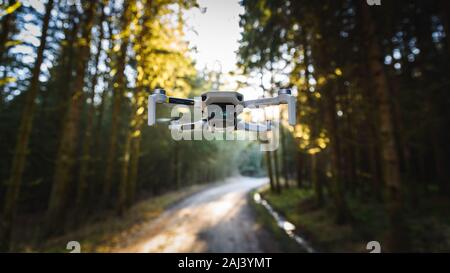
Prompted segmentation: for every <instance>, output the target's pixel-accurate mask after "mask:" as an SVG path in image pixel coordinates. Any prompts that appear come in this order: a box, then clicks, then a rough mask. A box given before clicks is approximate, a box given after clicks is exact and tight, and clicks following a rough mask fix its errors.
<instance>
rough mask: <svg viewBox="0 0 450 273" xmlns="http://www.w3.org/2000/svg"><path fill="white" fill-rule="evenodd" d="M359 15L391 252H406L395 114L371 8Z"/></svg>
mask: <svg viewBox="0 0 450 273" xmlns="http://www.w3.org/2000/svg"><path fill="white" fill-rule="evenodd" d="M359 8H360V12H361V18H362V23H363V27H364V30H365V31H364V33H365V37H364V38H365V39H364V40H365V41H366V48H367V53H368V56H367V58H368V68H369V71H370V76H371V79H372V83H373V87H374V90H375V93H376V94H377V97H378V106H379V111H378V114H379V117H378V118H379V122H380V123H379V133H380V144H381V145H380V146H381V158H382V169H383V178H384V182H385V184H386V187H387V191H388V192H387V193H388V212H389V218H390V223H391V234H390V238H389V246H388V247H389V248H390V250H392V251H398V250H404V249H405V248H404V247H405V244H406V238H405V235H406V234H405V229H404V222H403V219H402V194H401V176H400V166H399V159H398V154H397V144H396V143H395V132H394V126H393V113H392V108H391V103H390V99H389V98H390V94H389V86H388V79H387V75H386V72H385V70H384V65H383V61H382V60H383V52H382V50H381V47H380V44H379V40H378V37H377V36H376V33H377V32H376V25H375V23H374V21H373V19H372V17H371V16H372V15H371V13H370V10H369V7H368V5H366V3H363V2H360V6H359Z"/></svg>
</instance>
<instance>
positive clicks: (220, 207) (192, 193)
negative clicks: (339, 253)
mask: <svg viewBox="0 0 450 273" xmlns="http://www.w3.org/2000/svg"><path fill="white" fill-rule="evenodd" d="M267 183H268V180H267V179H266V178H249V177H242V176H238V177H232V178H228V179H226V180H224V181H220V182H217V183H214V184H209V185H204V186H194V187H191V188H188V189H184V190H181V191H176V192H172V193H168V194H165V195H162V196H159V197H155V198H151V199H148V200H143V201H141V202H139V203H137V204H136V205H135V206H133V207H132V208H131V209H130V211H129V212H127V213H126V214H125V215H124V216H123V217H118V216H111V217H109V218H107V219H105V220H103V221H99V222H97V223H94V224H87V225H86V226H85V227H82V228H80V229H79V230H76V231H74V232H71V233H69V234H66V235H64V236H61V237H58V238H55V239H52V240H51V241H49V242H48V243H47V244H46V245H45V246H44V247H42V248H40V249H33V248H31V247H29V248H25V249H24V250H23V251H29V252H33V251H39V252H69V250H66V244H67V242H69V241H78V242H79V243H80V245H81V252H281V251H283V250H282V248H280V246H279V245H278V243H277V240H275V239H274V238H273V237H272V235H271V233H270V232H268V231H267V230H266V229H265V228H264V227H263V226H262V225H260V224H259V223H258V222H257V221H256V218H255V214H254V210H253V209H252V207H251V206H250V204H249V203H250V202H249V198H248V196H249V192H251V191H252V190H254V189H256V188H259V187H261V186H262V185H265V184H267Z"/></svg>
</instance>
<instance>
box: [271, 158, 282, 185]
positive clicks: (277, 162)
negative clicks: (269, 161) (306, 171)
mask: <svg viewBox="0 0 450 273" xmlns="http://www.w3.org/2000/svg"><path fill="white" fill-rule="evenodd" d="M272 154H273V165H274V172H275V190H276V192H277V193H281V183H280V168H279V165H280V160H279V159H278V153H277V150H275V151H273V152H272Z"/></svg>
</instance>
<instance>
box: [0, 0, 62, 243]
mask: <svg viewBox="0 0 450 273" xmlns="http://www.w3.org/2000/svg"><path fill="white" fill-rule="evenodd" d="M53 3H54V2H53V0H49V1H48V3H47V6H46V8H45V15H44V19H43V24H42V31H41V32H42V34H41V38H40V45H39V47H38V50H37V57H36V62H35V65H34V68H33V73H32V77H31V81H30V88H29V90H28V92H27V94H26V99H25V105H24V108H23V110H22V116H21V120H20V125H19V130H18V133H17V142H16V147H15V152H14V158H13V161H12V167H11V174H10V177H9V181H8V185H7V186H8V190H7V193H6V196H5V205H4V208H3V213H2V218H1V219H0V251H7V250H9V248H10V243H11V232H12V225H13V222H14V218H15V214H16V210H17V202H18V199H19V194H20V187H21V184H22V176H23V171H24V168H25V162H26V158H27V154H28V143H29V141H30V134H31V130H32V128H33V117H34V112H35V108H36V104H35V99H36V97H37V94H38V91H39V75H40V74H41V64H42V62H43V60H44V50H45V46H46V43H47V32H48V26H49V21H50V17H51V11H52V9H53Z"/></svg>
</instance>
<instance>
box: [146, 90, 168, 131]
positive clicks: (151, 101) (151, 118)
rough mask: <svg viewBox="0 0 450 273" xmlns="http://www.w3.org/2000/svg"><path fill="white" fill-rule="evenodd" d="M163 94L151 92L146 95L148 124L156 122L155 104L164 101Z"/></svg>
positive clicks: (164, 96)
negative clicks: (151, 93)
mask: <svg viewBox="0 0 450 273" xmlns="http://www.w3.org/2000/svg"><path fill="white" fill-rule="evenodd" d="M166 99H167V97H166V95H165V94H157V93H155V94H153V95H150V96H148V125H149V126H152V125H154V124H155V123H156V104H157V103H165V102H166Z"/></svg>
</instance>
